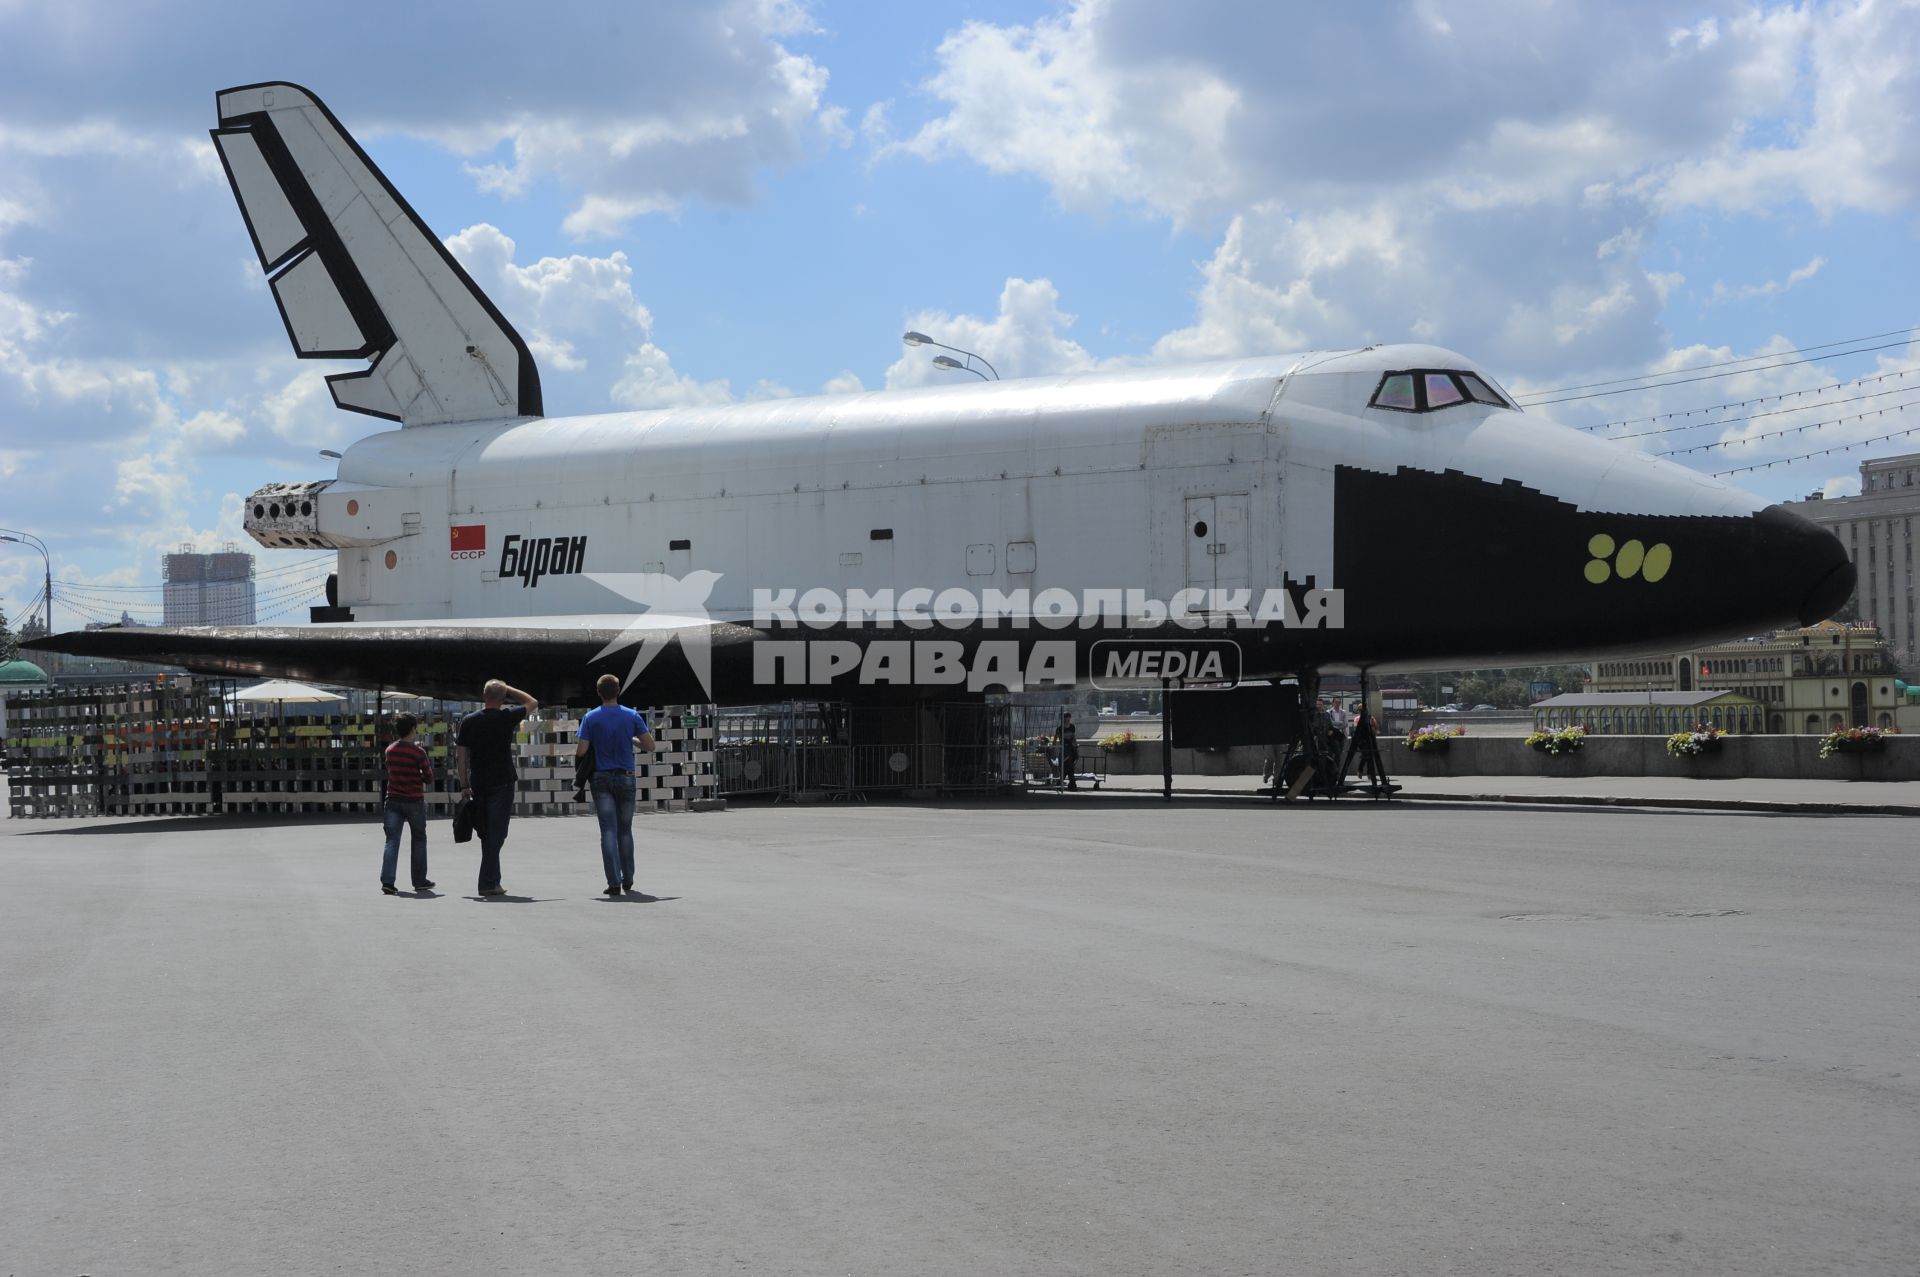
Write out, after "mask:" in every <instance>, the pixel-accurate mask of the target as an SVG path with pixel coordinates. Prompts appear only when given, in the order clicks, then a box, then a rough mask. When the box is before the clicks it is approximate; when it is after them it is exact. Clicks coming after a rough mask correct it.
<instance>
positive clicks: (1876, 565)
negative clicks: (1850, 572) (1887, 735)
mask: <svg viewBox="0 0 1920 1277" xmlns="http://www.w3.org/2000/svg"><path fill="white" fill-rule="evenodd" d="M1787 509H1789V510H1791V511H1793V512H1794V513H1795V514H1797V515H1800V516H1802V517H1803V518H1807V519H1811V520H1813V521H1814V522H1815V523H1817V524H1819V525H1820V526H1821V527H1823V528H1825V529H1827V530H1828V531H1829V532H1831V533H1833V534H1834V535H1835V536H1837V537H1839V538H1840V541H1841V543H1842V544H1844V545H1845V546H1846V547H1847V554H1848V555H1849V556H1850V557H1851V558H1852V559H1853V566H1854V568H1855V569H1856V570H1857V571H1858V572H1859V574H1860V584H1859V586H1858V588H1856V589H1855V590H1854V599H1855V601H1856V602H1857V603H1858V604H1859V608H1860V618H1861V619H1862V620H1864V621H1869V622H1872V623H1873V624H1874V625H1877V626H1879V627H1880V632H1881V633H1882V634H1884V635H1886V636H1887V644H1888V646H1889V647H1891V648H1892V649H1893V651H1894V654H1895V656H1896V658H1897V659H1898V660H1899V662H1900V663H1901V664H1902V665H1903V666H1907V667H1911V666H1913V665H1915V664H1920V614H1916V611H1915V603H1916V601H1920V599H1917V597H1916V596H1917V595H1920V592H1916V591H1915V590H1914V588H1913V525H1914V523H1915V521H1916V520H1920V452H1909V453H1906V454H1904V455H1902V456H1898V457H1879V458H1876V459H1874V460H1872V461H1863V462H1861V463H1860V495H1859V496H1857V497H1827V498H1825V499H1824V500H1823V499H1822V498H1821V496H1820V494H1819V493H1818V492H1815V493H1811V494H1809V495H1808V497H1807V499H1806V500H1805V501H1794V502H1789V503H1787Z"/></svg>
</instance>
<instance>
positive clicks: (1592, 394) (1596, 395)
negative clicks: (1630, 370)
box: [1523, 329, 1914, 408]
mask: <svg viewBox="0 0 1920 1277" xmlns="http://www.w3.org/2000/svg"><path fill="white" fill-rule="evenodd" d="M1906 331H1908V332H1912V331H1914V330H1913V329H1907V330H1906ZM1910 344H1911V341H1910V340H1907V341H1890V342H1885V343H1883V344H1881V345H1878V346H1861V347H1859V348H1858V349H1856V350H1842V351H1836V352H1835V353H1834V354H1830V355H1809V356H1807V357H1806V358H1805V359H1783V360H1781V361H1780V362H1778V363H1772V364H1761V365H1760V366H1759V367H1757V368H1734V369H1730V370H1725V371H1721V372H1703V373H1701V374H1700V375H1699V376H1697V377H1675V378H1673V379H1672V380H1671V381H1649V382H1648V383H1647V384H1646V385H1643V386H1627V387H1625V388H1623V389H1620V390H1593V391H1589V392H1588V393H1586V394H1584V395H1562V396H1560V398H1558V399H1532V400H1529V401H1527V403H1526V404H1524V405H1523V406H1524V407H1528V408H1544V407H1546V406H1547V405H1548V404H1557V403H1572V402H1573V401H1574V400H1576V399H1605V398H1606V397H1608V396H1609V395H1630V394H1634V393H1637V392H1639V391H1643V390H1665V389H1666V388H1667V387H1669V386H1684V385H1687V384H1688V383H1690V382H1695V381H1713V380H1715V379H1716V378H1720V377H1738V376H1740V375H1742V374H1743V373H1750V372H1772V371H1773V370H1774V369H1776V368H1792V367H1795V366H1797V365H1799V364H1811V363H1817V362H1819V361H1820V360H1823V359H1836V358H1839V357H1841V356H1844V355H1866V354H1871V353H1872V352H1873V351H1876V350H1891V349H1892V348H1893V347H1895V346H1906V345H1910ZM1781 353H1782V354H1789V353H1792V352H1789V351H1782V352H1781ZM1708 366H1709V367H1711V365H1708ZM1652 375H1654V376H1664V375H1665V374H1660V373H1656V374H1652ZM1540 393H1541V394H1552V393H1554V392H1553V391H1541V392H1540Z"/></svg>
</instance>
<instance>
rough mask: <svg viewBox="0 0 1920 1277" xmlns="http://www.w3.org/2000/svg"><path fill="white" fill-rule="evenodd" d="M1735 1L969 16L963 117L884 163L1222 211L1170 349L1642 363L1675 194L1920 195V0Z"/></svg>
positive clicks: (1653, 343)
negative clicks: (1416, 352) (1372, 348)
mask: <svg viewBox="0 0 1920 1277" xmlns="http://www.w3.org/2000/svg"><path fill="white" fill-rule="evenodd" d="M1708 9H1709V11H1708V12H1706V13H1704V14H1698V15H1694V16H1693V17H1692V18H1691V20H1690V21H1689V23H1688V24H1687V25H1686V26H1684V27H1680V28H1677V29H1676V28H1674V27H1673V26H1672V25H1671V24H1670V22H1669V21H1668V20H1667V12H1668V10H1667V7H1666V6H1662V5H1659V4H1656V3H1651V2H1647V3H1631V2H1628V3H1621V4H1615V5H1607V6H1580V7H1569V6H1534V7H1524V8H1519V9H1516V8H1515V7H1514V6H1510V5H1500V4H1494V3H1491V2H1487V3H1473V2H1471V0H1469V2H1465V3H1455V4H1448V5H1445V6H1441V5H1439V4H1434V3H1428V2H1426V0H1420V2H1419V3H1413V4H1410V5H1407V6H1404V7H1402V8H1400V9H1398V10H1397V11H1383V10H1381V9H1379V8H1377V7H1363V8H1354V7H1346V8H1342V7H1338V6H1326V7H1321V8H1319V9H1308V10H1301V9H1297V8H1287V7H1282V6H1268V7H1256V8H1248V9H1244V10H1242V11H1240V12H1238V13H1236V14H1235V17H1234V20H1233V21H1232V22H1219V23H1199V22H1193V21H1190V20H1188V19H1187V18H1185V17H1182V16H1181V15H1180V14H1179V13H1178V12H1177V11H1176V10H1174V9H1172V8H1170V7H1168V6H1163V5H1159V4H1156V3H1154V2H1153V0H1076V2H1075V3H1073V4H1071V6H1070V7H1069V8H1068V9H1067V10H1066V11H1065V12H1064V13H1062V14H1060V15H1059V16H1057V17H1053V18H1046V19H1042V20H1039V21H1036V22H1033V23H1030V24H1026V25H1008V26H994V25H989V24H985V23H978V22H975V23H968V24H967V25H965V26H964V27H962V28H960V29H959V30H958V31H956V32H954V33H953V34H952V35H950V36H949V37H948V38H947V39H946V40H945V41H944V42H943V43H942V44H941V46H940V48H939V50H938V53H937V63H938V67H937V70H936V71H935V73H934V74H933V75H932V76H931V77H930V78H929V79H928V80H927V81H926V83H925V85H924V86H923V87H924V88H925V90H926V92H927V94H928V95H930V97H931V98H932V99H933V100H934V101H935V102H936V103H937V104H938V108H939V109H938V113H937V114H936V115H935V116H934V118H932V119H931V120H929V121H927V122H926V123H924V124H923V125H921V126H920V127H919V128H918V129H917V130H916V131H915V132H914V133H913V134H912V135H911V136H910V137H909V138H908V139H907V140H906V141H904V142H899V143H893V144H890V145H886V146H883V147H882V154H888V155H895V156H898V155H909V154H910V155H916V156H919V157H922V158H924V159H928V160H936V159H942V158H954V157H964V158H966V159H968V160H971V161H972V162H974V163H976V164H978V165H980V166H982V167H984V168H985V169H987V170H988V171H991V172H995V173H1005V174H1018V175H1023V176H1030V177H1034V178H1037V179H1039V180H1041V181H1042V182H1045V183H1046V184H1047V185H1048V187H1049V189H1050V190H1051V191H1052V193H1053V195H1054V197H1055V198H1056V199H1057V200H1058V201H1059V202H1060V203H1061V204H1063V205H1065V206H1067V207H1069V208H1074V209H1088V210H1097V209H1100V208H1103V207H1107V206H1111V205H1120V206H1131V207H1134V208H1137V209H1140V210H1143V211H1146V212H1148V213H1151V214H1153V215H1157V216H1162V217H1165V218H1167V219H1169V220H1170V221H1172V222H1173V223H1175V224H1176V225H1184V226H1189V227H1195V226H1201V225H1205V224H1207V223H1209V222H1213V221H1216V220H1217V221H1219V222H1221V223H1223V224H1224V225H1225V226H1226V228H1227V229H1226V230H1225V232H1224V234H1223V236H1222V238H1221V240H1220V242H1219V245H1218V247H1217V249H1216V251H1215V253H1214V255H1213V257H1212V259H1211V260H1210V261H1209V262H1208V263H1206V264H1205V266H1204V267H1203V268H1202V282H1201V286H1200V290H1199V293H1198V295H1197V307H1196V313H1195V316H1194V321H1193V322H1192V323H1191V324H1189V325H1187V326H1184V327H1181V328H1179V329H1176V330H1174V331H1171V332H1169V333H1167V334H1166V335H1165V336H1164V337H1162V338H1161V339H1160V341H1159V342H1158V344H1157V346H1156V348H1155V351H1154V354H1155V356H1156V357H1157V358H1188V357H1195V356H1199V355H1203V354H1209V353H1227V352H1237V351H1250V350H1261V349H1266V350H1274V349H1282V350H1284V349H1290V348H1299V347H1305V346H1319V345H1347V344H1351V343H1354V342H1358V341H1366V340H1399V339H1404V338H1406V337H1408V336H1429V337H1437V338H1443V339H1444V340H1445V342H1446V344H1449V345H1453V346H1455V347H1457V348H1460V349H1463V350H1466V351H1469V352H1471V353H1473V354H1474V355H1475V356H1476V357H1478V358H1481V359H1483V360H1485V361H1487V362H1489V363H1491V364H1495V365H1497V366H1500V367H1502V368H1505V369H1507V370H1509V371H1524V370H1526V369H1528V368H1532V367H1539V368H1543V369H1544V368H1548V367H1552V368H1563V367H1566V366H1568V364H1569V361H1570V360H1576V359H1577V360H1580V361H1582V362H1584V363H1587V364H1595V365H1609V366H1613V365H1622V366H1638V365H1639V364H1640V363H1641V361H1644V360H1647V359H1650V358H1653V357H1655V356H1656V355H1657V354H1658V353H1660V351H1661V350H1663V349H1664V348H1665V342H1664V334H1663V333H1662V331H1661V314H1662V310H1663V307H1664V304H1665V301H1666V298H1667V297H1668V295H1669V294H1670V293H1671V291H1672V289H1673V288H1674V287H1676V286H1677V284H1678V283H1679V282H1680V276H1679V274H1678V273H1677V272H1674V271H1672V270H1659V269H1654V268H1653V267H1652V266H1650V265H1649V264H1647V263H1645V262H1644V261H1643V260H1642V259H1643V256H1644V254H1645V252H1646V251H1647V248H1646V246H1647V245H1648V244H1650V243H1653V242H1655V239H1656V235H1655V232H1656V231H1657V230H1658V228H1659V226H1660V220H1661V218H1662V216H1663V215H1664V214H1666V213H1668V212H1670V211H1672V210H1675V209H1679V208H1683V207H1691V206H1696V205H1710V206H1714V207H1718V208H1731V209H1741V208H1752V207H1758V206H1760V205H1761V203H1762V202H1763V201H1765V200H1778V199H1782V198H1806V199H1809V200H1811V201H1813V202H1814V203H1815V204H1816V206H1818V207H1820V208H1822V209H1826V210H1831V209H1838V208H1847V207H1854V208H1868V209H1876V208H1886V207H1891V206H1895V205H1898V204H1901V203H1902V202H1903V201H1904V202H1906V203H1908V204H1910V203H1911V201H1912V200H1913V199H1914V198H1915V197H1916V196H1920V128H1916V127H1914V125H1915V124H1916V123H1920V88H1916V86H1920V0H1897V2H1896V3H1881V4H1874V3H1844V4H1837V5H1833V6H1822V7H1797V6H1793V5H1787V4H1773V5H1770V6H1765V7H1759V8H1747V7H1742V6H1737V5H1734V4H1709V6H1708ZM1464 49H1471V50H1473V54H1472V56H1471V57H1470V58H1466V57H1463V56H1462V50H1464ZM1276 50H1284V51H1286V52H1285V55H1284V56H1282V57H1276V56H1275V51H1276ZM1869 150H1871V151H1872V152H1873V154H1872V155H1868V154H1866V152H1867V151H1869ZM1843 170H1844V171H1843ZM1819 265H1820V263H1818V262H1816V263H1809V265H1808V266H1806V267H1802V268H1801V269H1800V270H1799V271H1797V272H1795V273H1794V274H1793V275H1791V276H1789V277H1788V278H1787V279H1786V280H1785V281H1783V282H1780V283H1778V284H1773V285H1763V286H1756V287H1757V291H1753V292H1746V293H1741V294H1739V295H1740V296H1744V297H1745V298H1747V299H1753V298H1757V297H1762V296H1773V295H1776V294H1777V293H1778V292H1781V291H1784V290H1785V289H1787V288H1790V287H1792V286H1793V285H1795V284H1797V283H1800V282H1803V281H1804V280H1805V279H1808V278H1810V277H1811V274H1812V273H1813V272H1814V271H1817V270H1818V269H1819Z"/></svg>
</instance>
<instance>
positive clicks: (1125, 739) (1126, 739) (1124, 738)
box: [1100, 732, 1139, 751]
mask: <svg viewBox="0 0 1920 1277" xmlns="http://www.w3.org/2000/svg"><path fill="white" fill-rule="evenodd" d="M1138 739H1139V738H1138V737H1136V736H1135V735H1134V734H1133V733H1132V732H1114V733H1112V734H1111V735H1107V736H1102V737H1101V738H1100V748H1101V749H1111V750H1117V751H1124V750H1129V749H1132V748H1133V742H1134V741H1136V740H1138Z"/></svg>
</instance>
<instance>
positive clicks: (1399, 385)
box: [1373, 372, 1419, 412]
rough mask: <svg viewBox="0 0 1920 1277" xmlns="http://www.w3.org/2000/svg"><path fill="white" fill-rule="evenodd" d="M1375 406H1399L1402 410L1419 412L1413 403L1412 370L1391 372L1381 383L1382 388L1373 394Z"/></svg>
mask: <svg viewBox="0 0 1920 1277" xmlns="http://www.w3.org/2000/svg"><path fill="white" fill-rule="evenodd" d="M1373 406H1374V407H1375V408H1398V409H1399V410H1400V411H1402V412H1418V411H1419V409H1418V408H1416V407H1414V405H1413V374H1412V373H1410V372H1390V373H1388V374H1387V376H1386V380H1384V381H1382V382H1381V383H1380V389H1378V390H1376V391H1375V392H1374V394H1373Z"/></svg>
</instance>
